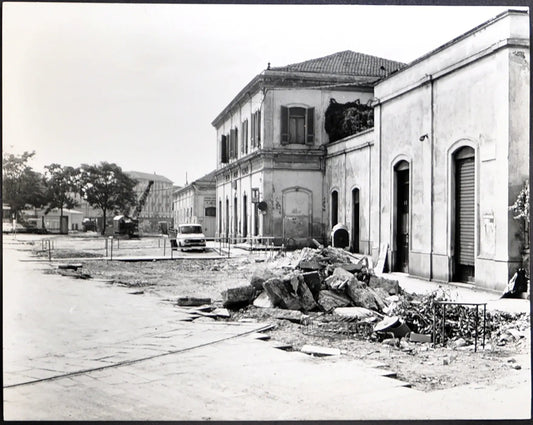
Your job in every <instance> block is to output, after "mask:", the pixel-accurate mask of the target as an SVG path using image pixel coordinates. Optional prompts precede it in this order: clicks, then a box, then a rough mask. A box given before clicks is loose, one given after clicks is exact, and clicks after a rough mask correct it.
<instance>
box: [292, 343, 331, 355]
mask: <svg viewBox="0 0 533 425" xmlns="http://www.w3.org/2000/svg"><path fill="white" fill-rule="evenodd" d="M300 351H301V352H302V353H306V354H312V355H314V356H340V354H341V350H339V349H338V348H329V347H320V346H318V345H309V344H306V345H304V346H303V347H302V349H301V350H300Z"/></svg>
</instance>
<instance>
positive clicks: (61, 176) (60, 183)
mask: <svg viewBox="0 0 533 425" xmlns="http://www.w3.org/2000/svg"><path fill="white" fill-rule="evenodd" d="M44 168H45V169H46V171H45V176H44V177H45V183H46V199H47V201H48V207H47V208H46V210H45V212H44V213H45V214H48V213H49V212H50V211H51V210H52V209H54V208H59V209H60V211H61V213H60V215H61V217H63V208H74V207H75V206H77V205H78V203H77V202H76V200H75V199H74V198H73V197H72V193H73V192H75V191H76V189H77V177H78V173H79V170H76V169H75V168H73V167H68V166H66V167H63V166H61V165H59V164H55V163H54V164H50V165H47V166H46V167H44Z"/></svg>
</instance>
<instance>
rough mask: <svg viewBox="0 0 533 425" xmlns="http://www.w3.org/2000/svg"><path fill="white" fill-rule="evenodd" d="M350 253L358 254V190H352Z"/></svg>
mask: <svg viewBox="0 0 533 425" xmlns="http://www.w3.org/2000/svg"><path fill="white" fill-rule="evenodd" d="M352 252H359V189H357V188H356V189H353V190H352Z"/></svg>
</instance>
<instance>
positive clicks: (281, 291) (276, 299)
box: [263, 278, 301, 310]
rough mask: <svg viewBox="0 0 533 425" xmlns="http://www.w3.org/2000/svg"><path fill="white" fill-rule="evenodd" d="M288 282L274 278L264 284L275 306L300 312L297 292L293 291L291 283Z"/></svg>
mask: <svg viewBox="0 0 533 425" xmlns="http://www.w3.org/2000/svg"><path fill="white" fill-rule="evenodd" d="M286 282H287V281H285V280H282V279H278V278H272V279H269V280H267V281H266V282H265V283H263V288H264V289H265V292H266V293H267V295H268V297H269V298H270V301H271V302H272V304H273V305H274V306H276V307H281V308H285V309H287V310H299V309H300V308H301V304H300V301H299V300H298V298H297V296H296V292H295V291H293V288H292V286H291V285H290V281H289V282H288V283H286Z"/></svg>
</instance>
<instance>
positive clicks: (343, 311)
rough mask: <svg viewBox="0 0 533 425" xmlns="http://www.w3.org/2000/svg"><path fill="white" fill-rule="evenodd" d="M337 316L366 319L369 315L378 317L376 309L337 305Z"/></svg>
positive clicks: (335, 311)
mask: <svg viewBox="0 0 533 425" xmlns="http://www.w3.org/2000/svg"><path fill="white" fill-rule="evenodd" d="M333 313H335V314H336V315H337V316H341V317H347V318H353V319H365V318H369V317H377V314H376V312H375V311H372V310H369V309H368V308H364V307H337V308H336V309H335V310H333Z"/></svg>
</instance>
